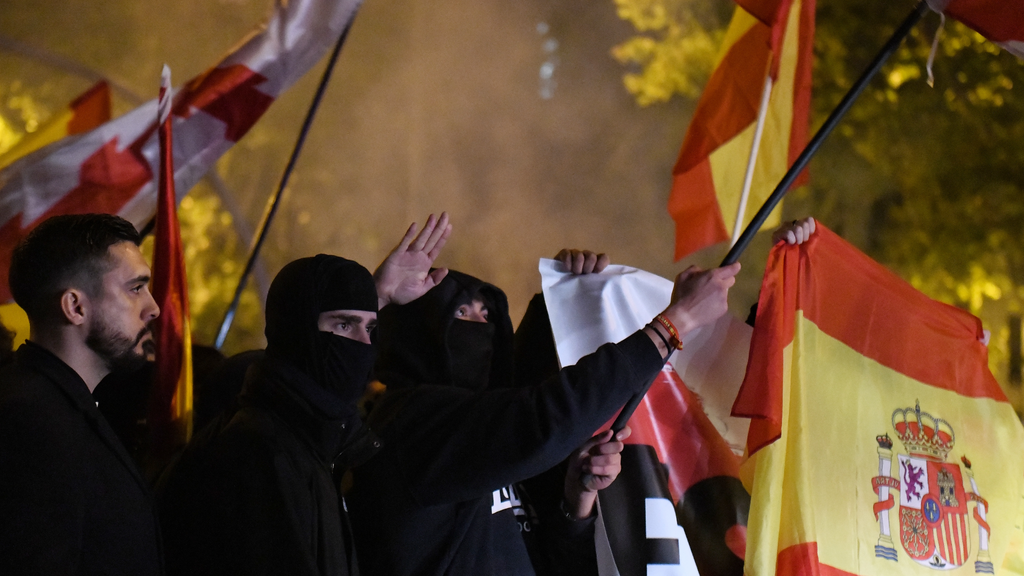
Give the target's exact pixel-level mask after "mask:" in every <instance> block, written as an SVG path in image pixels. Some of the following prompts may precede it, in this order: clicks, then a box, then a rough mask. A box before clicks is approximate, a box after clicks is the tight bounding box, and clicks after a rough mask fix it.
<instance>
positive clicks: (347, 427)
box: [239, 356, 381, 467]
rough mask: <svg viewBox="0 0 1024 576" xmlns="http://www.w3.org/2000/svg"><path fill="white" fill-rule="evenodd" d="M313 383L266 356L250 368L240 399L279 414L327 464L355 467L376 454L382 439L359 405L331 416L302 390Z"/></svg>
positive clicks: (288, 366) (249, 404)
mask: <svg viewBox="0 0 1024 576" xmlns="http://www.w3.org/2000/svg"><path fill="white" fill-rule="evenodd" d="M310 386H313V387H315V386H317V384H316V383H315V382H313V381H312V379H310V378H309V377H308V376H306V375H305V374H304V373H302V372H301V371H299V370H298V369H296V368H294V367H292V366H291V365H289V364H288V363H287V362H284V361H281V360H277V359H275V358H272V357H270V356H265V357H264V358H263V359H262V360H260V361H259V362H258V363H257V364H256V365H255V366H254V368H253V369H252V370H250V371H249V374H248V376H247V377H246V380H245V385H244V387H243V388H242V394H241V395H240V396H239V401H240V403H241V405H242V406H243V407H245V406H253V407H256V408H259V409H261V410H266V411H268V412H270V413H272V414H274V415H275V416H277V417H278V418H279V419H280V420H282V421H283V422H284V423H285V424H286V425H287V426H288V427H289V428H291V429H292V430H293V431H294V432H295V435H296V436H297V437H298V438H299V439H301V440H302V441H303V442H305V443H306V444H307V445H308V446H309V448H310V449H311V450H312V451H313V453H314V454H316V456H317V458H318V459H319V460H320V461H321V462H322V463H323V464H324V465H326V466H337V465H338V464H344V465H345V466H346V467H350V466H355V465H357V464H360V463H362V462H364V461H365V460H366V459H368V458H369V457H370V456H372V455H373V454H375V453H376V451H377V450H378V449H379V448H380V444H381V443H380V440H379V439H378V438H377V437H376V435H374V434H373V432H372V431H371V430H370V429H369V428H366V427H365V426H363V423H362V420H360V418H359V416H358V414H356V410H355V406H353V407H352V411H351V414H349V415H346V416H341V417H338V416H330V415H328V414H326V413H325V411H324V410H321V409H320V408H318V407H317V406H315V405H314V404H313V402H311V400H310V399H308V398H306V397H305V396H304V395H303V394H301V393H300V389H301V388H303V387H305V388H309V387H310Z"/></svg>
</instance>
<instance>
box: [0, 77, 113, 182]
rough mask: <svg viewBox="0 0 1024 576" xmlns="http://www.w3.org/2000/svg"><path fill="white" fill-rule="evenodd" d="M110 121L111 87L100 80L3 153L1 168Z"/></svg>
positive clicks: (0, 155)
mask: <svg viewBox="0 0 1024 576" xmlns="http://www.w3.org/2000/svg"><path fill="white" fill-rule="evenodd" d="M108 120H110V86H108V85H107V83H106V81H103V80H101V81H99V82H97V83H96V84H94V85H93V86H92V87H91V88H89V89H88V90H86V91H85V92H83V93H82V94H81V95H80V96H78V98H75V99H74V100H73V101H72V102H71V104H69V105H68V107H67V108H65V109H63V110H60V111H58V112H56V113H54V115H53V116H51V117H50V119H49V120H47V121H46V122H45V123H44V124H43V125H41V126H40V127H39V128H38V129H36V130H35V131H34V132H29V133H28V134H26V135H25V136H23V137H22V138H21V139H20V140H18V141H17V142H16V143H15V144H14V146H11V148H10V149H8V150H7V151H6V152H4V153H3V154H0V170H2V169H3V168H4V167H6V166H8V165H9V164H11V163H12V162H14V161H15V160H17V159H18V158H21V157H22V156H26V155H28V154H31V153H32V152H35V151H36V150H38V149H40V148H42V147H43V146H46V145H47V144H50V143H52V142H56V141H57V140H60V139H61V138H63V137H65V136H73V135H75V134H81V133H82V132H88V131H89V130H92V129H93V128H95V127H97V126H99V125H100V124H103V123H104V122H106V121H108Z"/></svg>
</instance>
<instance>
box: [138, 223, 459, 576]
mask: <svg viewBox="0 0 1024 576" xmlns="http://www.w3.org/2000/svg"><path fill="white" fill-rule="evenodd" d="M449 230H450V228H449V227H448V225H447V216H446V215H442V218H441V220H440V221H439V222H436V227H435V220H434V218H433V217H431V218H430V219H429V220H428V222H427V225H426V226H425V227H424V231H423V232H422V233H421V234H420V236H419V237H418V238H417V239H416V240H415V241H413V240H412V234H413V232H414V228H411V229H410V231H409V233H408V234H407V235H406V237H405V238H404V239H403V241H402V243H401V244H399V246H398V248H396V249H395V251H393V252H392V253H391V255H390V256H389V257H388V259H387V260H385V262H384V264H382V265H381V267H380V268H379V269H378V272H377V274H376V275H375V276H374V275H371V274H370V273H369V272H368V271H367V270H366V268H363V267H362V266H360V265H359V264H357V263H356V262H352V261H350V260H346V259H344V258H340V257H337V256H328V255H324V254H320V255H318V256H315V257H312V258H302V259H299V260H296V261H294V262H291V263H289V264H288V265H286V266H285V267H284V268H283V269H282V270H281V272H279V273H278V275H277V276H276V277H275V278H274V281H273V282H272V283H271V286H270V290H269V292H268V294H267V304H266V319H267V324H266V336H267V348H266V353H265V354H264V355H263V357H262V358H261V359H259V360H257V361H256V363H255V364H254V365H253V366H252V367H251V368H250V369H249V371H248V373H247V376H246V379H245V383H244V386H243V388H242V393H241V395H240V396H239V399H238V403H239V408H238V409H237V411H236V412H234V413H233V414H232V415H231V417H230V419H229V420H227V421H225V420H224V419H223V418H222V419H220V420H215V421H214V422H213V423H211V424H210V425H209V426H207V427H206V428H204V429H203V430H202V431H201V432H200V433H199V434H197V436H196V437H195V438H193V440H192V442H190V444H189V446H188V447H187V448H186V450H185V452H184V453H183V454H182V456H181V458H180V459H179V460H178V462H177V463H175V464H173V465H172V466H171V468H170V469H169V470H168V471H167V472H166V473H165V474H164V476H163V477H162V478H161V480H160V483H159V484H158V487H157V494H158V500H159V506H160V513H161V522H162V524H163V528H164V539H165V543H166V547H167V568H168V573H169V574H171V575H172V576H176V575H183V576H184V575H189V576H193V575H200V576H201V575H207V574H209V575H231V574H238V575H242V574H244V575H257V574H268V575H269V574H291V575H299V576H305V575H310V576H312V575H323V576H327V575H338V576H340V575H348V574H355V573H358V570H357V569H356V565H355V562H356V558H355V554H354V552H353V542H352V537H351V531H350V528H349V523H348V517H347V513H346V511H345V505H344V501H343V500H342V499H341V497H340V494H339V490H338V486H339V481H340V479H341V476H342V475H343V474H344V472H345V470H347V469H348V468H349V467H350V466H351V465H353V464H355V463H358V462H361V461H363V460H365V459H366V458H369V457H370V456H372V455H373V454H374V453H375V452H376V451H377V450H378V449H379V448H380V442H379V440H378V439H377V438H376V436H374V435H373V434H372V432H370V431H369V429H367V428H364V427H363V425H362V421H361V419H360V417H359V414H358V411H357V406H356V403H357V401H358V399H359V398H360V396H361V395H362V394H363V391H364V390H365V389H366V384H367V382H368V381H369V376H370V370H371V369H372V367H373V362H374V358H375V347H374V345H373V343H372V341H371V332H372V331H373V329H374V327H375V326H376V322H377V310H378V306H384V305H386V304H388V303H390V302H392V301H394V302H396V303H406V302H409V301H410V300H412V299H413V298H416V297H419V296H420V295H422V294H423V293H424V292H426V291H427V290H429V289H430V288H432V287H433V286H434V285H435V283H436V282H438V281H440V280H441V279H442V278H443V277H444V275H445V273H446V270H443V269H442V270H436V271H434V272H430V264H431V263H432V262H433V260H434V258H435V257H436V256H437V253H438V252H439V251H440V249H441V246H443V244H444V241H445V239H446V238H447V235H448V231H449Z"/></svg>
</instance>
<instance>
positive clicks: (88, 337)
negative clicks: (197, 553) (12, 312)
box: [0, 214, 163, 576]
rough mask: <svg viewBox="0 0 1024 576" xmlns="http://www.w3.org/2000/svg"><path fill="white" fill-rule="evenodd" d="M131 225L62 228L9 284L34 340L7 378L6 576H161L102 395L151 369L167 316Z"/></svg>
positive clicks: (0, 441) (0, 560)
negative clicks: (149, 360)
mask: <svg viewBox="0 0 1024 576" xmlns="http://www.w3.org/2000/svg"><path fill="white" fill-rule="evenodd" d="M139 242H140V238H139V234H138V232H137V231H136V230H135V228H134V227H133V226H132V224H131V223H129V222H127V221H126V220H123V219H121V218H118V217H117V216H110V215H106V214H86V215H76V216H57V217H53V218H50V219H48V220H46V221H45V222H43V223H42V224H40V225H39V226H38V227H36V229H35V230H33V231H32V232H31V233H30V234H29V235H28V236H27V237H26V238H25V239H24V240H23V241H22V242H21V244H19V245H18V247H17V248H16V249H15V251H14V254H13V257H12V260H11V268H10V275H9V282H10V288H11V293H12V294H13V295H14V300H15V302H17V303H18V304H19V305H20V306H21V307H22V308H23V309H24V310H25V312H26V313H27V314H28V318H29V325H30V328H31V335H30V337H29V340H28V342H26V343H25V344H24V345H22V346H21V347H20V348H19V349H18V350H17V352H15V359H14V363H13V364H12V365H10V366H7V367H6V368H4V369H3V370H2V371H0V573H2V574H4V575H6V576H11V575H20V574H105V575H120V574H124V575H133V576H140V575H150V574H154V575H155V574H161V573H162V572H163V568H162V558H161V555H162V553H161V547H160V541H159V531H158V527H157V520H156V516H155V513H154V508H153V503H152V499H151V496H150V493H149V489H148V487H147V485H146V483H145V481H144V480H143V478H142V476H141V475H140V474H139V471H138V470H137V469H136V467H135V464H134V463H133V462H132V459H131V457H130V456H129V455H128V454H127V452H126V451H125V449H124V447H123V446H122V445H121V443H120V441H118V439H117V437H116V436H115V435H114V432H113V431H112V430H111V429H110V426H109V425H108V424H107V421H106V420H105V419H104V418H103V416H102V415H101V414H100V412H99V410H98V409H97V407H96V402H95V401H94V399H93V397H92V391H93V390H94V389H95V388H96V385H97V384H99V382H100V380H102V379H103V377H104V376H105V375H107V374H108V373H109V372H111V371H114V370H122V369H129V370H130V369H133V368H136V367H138V366H140V365H141V364H142V363H144V362H145V358H146V353H147V351H150V350H152V347H153V341H152V337H151V335H150V331H149V323H150V322H151V321H152V320H153V319H154V318H156V317H157V315H158V314H159V313H160V310H159V308H158V307H157V304H156V302H155V301H154V300H153V297H152V295H150V293H149V288H148V284H149V276H150V270H149V266H147V265H146V262H145V260H144V259H143V256H142V253H141V252H140V251H139V247H138V245H139Z"/></svg>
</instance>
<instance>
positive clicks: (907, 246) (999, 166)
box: [615, 0, 1024, 383]
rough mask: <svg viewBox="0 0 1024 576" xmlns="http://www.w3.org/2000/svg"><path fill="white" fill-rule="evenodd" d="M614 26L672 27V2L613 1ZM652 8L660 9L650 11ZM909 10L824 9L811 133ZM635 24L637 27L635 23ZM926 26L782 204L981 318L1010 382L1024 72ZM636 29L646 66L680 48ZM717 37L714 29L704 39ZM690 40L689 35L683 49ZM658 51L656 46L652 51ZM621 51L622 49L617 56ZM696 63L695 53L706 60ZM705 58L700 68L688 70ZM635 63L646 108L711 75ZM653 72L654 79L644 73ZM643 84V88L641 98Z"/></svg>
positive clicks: (1020, 233) (1022, 294) (1022, 272)
mask: <svg viewBox="0 0 1024 576" xmlns="http://www.w3.org/2000/svg"><path fill="white" fill-rule="evenodd" d="M615 3H616V6H617V7H618V9H619V13H620V15H623V14H631V13H634V12H641V13H650V14H665V15H666V18H674V19H675V20H674V21H673V22H672V23H670V24H660V23H659V24H660V26H659V27H658V28H657V30H673V29H676V28H679V29H688V27H689V26H690V22H691V20H692V18H691V17H690V16H687V15H683V16H678V12H673V7H675V6H677V5H678V2H677V1H674V0H615ZM655 5H657V6H660V7H657V6H655ZM911 9H912V5H911V4H910V3H904V2H882V3H872V7H871V9H870V10H865V8H864V3H863V1H862V0H861V1H855V0H834V1H830V2H819V3H818V8H817V20H816V21H817V32H816V37H815V66H814V93H813V97H812V102H813V108H814V109H813V118H812V126H818V125H820V124H821V122H823V121H824V119H825V117H826V116H827V115H828V114H829V113H830V112H831V111H832V110H833V109H834V107H835V106H836V104H838V102H839V100H840V99H841V98H842V97H843V95H844V94H845V93H846V92H847V90H849V88H850V87H851V86H852V85H853V83H854V81H855V80H856V79H857V78H858V77H859V75H860V74H861V71H862V70H863V69H864V68H866V66H867V65H868V63H869V62H870V61H871V59H872V58H874V56H875V54H876V53H877V51H878V50H879V49H880V48H881V46H882V45H883V44H884V43H885V41H886V40H887V39H888V38H889V36H890V35H891V34H892V33H893V31H894V30H895V28H896V27H897V26H898V24H899V23H900V22H901V21H902V20H903V18H904V17H906V15H907V14H908V13H909V12H910V10H911ZM631 21H633V22H634V24H636V21H635V20H632V19H631ZM938 29H939V17H938V16H937V15H935V14H933V13H928V15H926V17H925V18H924V19H923V21H922V22H920V23H919V24H918V25H917V26H915V28H914V29H913V31H912V33H911V35H910V37H908V38H907V39H906V40H905V41H904V42H903V44H902V45H901V47H900V48H899V50H898V51H897V53H896V54H895V55H894V56H893V57H892V58H891V59H890V61H889V62H888V63H887V64H886V65H885V66H884V68H883V70H882V71H881V73H880V74H879V75H878V77H876V78H874V79H873V80H872V82H871V84H870V86H869V87H868V89H867V90H866V91H865V93H864V94H863V95H862V96H861V97H860V98H859V100H858V101H857V102H856V104H855V105H854V106H853V108H852V109H851V111H850V113H849V114H848V116H847V117H846V118H845V119H844V120H843V121H842V123H841V124H840V126H839V128H838V130H837V131H836V133H835V134H833V135H832V136H831V137H830V139H829V140H828V141H827V142H826V145H825V146H823V147H822V149H821V152H820V153H819V154H818V156H816V158H815V160H814V161H813V162H812V164H811V184H810V186H808V187H807V188H806V189H803V190H799V191H795V192H793V193H791V194H790V195H789V198H788V199H787V202H788V205H787V207H786V212H787V214H789V215H791V216H793V217H795V216H802V215H805V214H807V213H810V214H813V215H815V216H817V217H818V218H819V219H821V220H822V221H823V222H825V223H826V225H828V226H829V227H831V228H833V229H834V230H836V231H837V232H839V233H840V234H843V235H844V236H845V237H846V238H847V239H848V240H851V241H852V242H854V243H855V244H857V245H858V246H860V247H861V248H862V249H863V250H865V251H866V252H867V253H868V254H870V255H871V256H872V257H874V258H875V259H877V260H879V261H880V262H882V263H883V264H885V265H887V266H889V267H890V268H892V269H893V270H894V271H896V272H897V273H899V274H900V275H902V276H903V277H904V278H906V279H907V280H908V281H910V282H911V283H912V284H913V285H914V286H916V287H917V288H919V289H921V290H922V291H924V292H925V293H927V294H929V295H930V296H932V297H934V298H936V299H939V300H942V301H945V302H948V303H951V304H954V305H956V306H959V307H962V308H965V309H968V310H970V311H971V312H973V313H975V314H977V315H979V316H980V317H981V318H982V320H983V321H984V323H985V326H986V328H990V329H991V330H992V332H993V342H992V345H991V346H990V350H991V356H990V357H991V365H992V368H993V371H994V372H995V373H996V374H997V376H999V377H1000V378H1001V380H1003V381H1004V383H1005V380H1006V362H1007V359H1008V356H1009V350H1008V348H1007V345H1008V339H1007V337H1008V334H1009V325H1008V324H1007V322H1008V319H1012V321H1014V322H1019V321H1020V320H1019V313H1020V311H1021V309H1022V307H1024V242H1022V240H1024V203H1022V202H1021V198H1022V197H1024V196H1022V193H1024V189H1022V188H1024V98H1022V96H1021V89H1022V88H1024V63H1022V62H1021V61H1020V60H1018V59H1017V58H1015V57H1014V56H1012V55H1011V54H1009V53H1006V52H1004V51H1001V50H1000V49H999V47H998V46H996V45H995V44H993V43H991V42H989V41H987V40H986V39H984V38H983V37H982V36H981V35H980V34H978V33H977V32H975V31H973V30H971V29H969V28H967V27H966V26H964V25H962V24H960V23H959V22H955V21H953V20H951V19H947V20H946V22H945V25H944V26H942V28H941V34H940V37H939V41H938V49H937V53H936V57H935V62H934V67H933V71H934V76H935V84H934V87H930V86H929V85H928V83H927V82H926V78H927V71H926V62H927V60H928V56H929V52H930V51H931V49H932V41H933V39H934V38H935V34H936V31H937V30H938ZM649 30H650V29H649V28H641V27H640V26H639V25H638V26H637V34H638V35H637V38H634V39H632V40H630V41H628V42H626V43H625V44H624V45H629V44H630V43H631V42H639V41H640V40H638V39H640V38H643V39H645V40H643V42H647V43H652V44H654V45H653V46H651V47H648V48H647V52H646V53H647V54H660V53H661V52H663V51H671V50H676V49H681V46H682V45H681V43H680V42H679V41H678V40H676V39H674V38H673V37H672V35H671V34H668V33H663V34H661V36H660V37H653V36H652V35H651V33H650V31H649ZM704 33H706V34H707V35H708V36H710V37H717V34H719V33H720V31H718V30H713V29H712V30H706V31H704V32H702V34H704ZM693 34H696V33H692V34H691V36H692V35H693ZM659 44H664V46H659ZM621 46H622V45H620V46H619V47H616V50H619V49H621ZM696 54H702V53H700V52H698V53H696ZM698 57H700V58H704V56H698V55H695V56H694V58H698ZM671 62H672V63H673V64H674V63H679V65H680V66H683V67H687V68H686V70H684V71H675V72H672V73H664V72H661V71H660V70H659V68H658V66H668V64H661V63H658V64H657V66H655V64H656V63H657V60H656V59H653V58H652V59H650V60H649V63H644V62H641V65H642V66H644V69H643V70H642V72H641V73H639V74H638V73H634V72H630V73H629V74H627V75H626V83H627V87H628V88H629V90H630V92H631V93H633V94H634V95H636V97H637V101H638V102H639V103H640V104H649V103H650V102H651V101H652V100H651V99H650V97H649V96H648V95H649V94H650V93H656V94H660V93H662V92H665V91H671V94H670V96H671V95H676V96H680V97H684V98H692V97H694V95H693V93H692V92H691V91H690V90H689V89H688V88H687V89H682V88H679V89H676V88H672V87H671V86H669V84H667V83H666V82H665V81H663V80H662V77H664V76H678V77H685V78H691V79H692V78H694V77H696V76H698V75H705V74H706V71H707V65H708V62H707V61H703V62H700V63H695V62H692V61H691V59H690V58H689V57H687V56H679V57H675V58H674V59H673V60H672V61H671ZM648 68H649V69H648ZM648 77H650V78H651V80H650V81H651V84H652V87H651V88H645V87H642V86H641V87H636V86H633V85H631V83H642V82H643V81H644V79H646V78H648Z"/></svg>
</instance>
